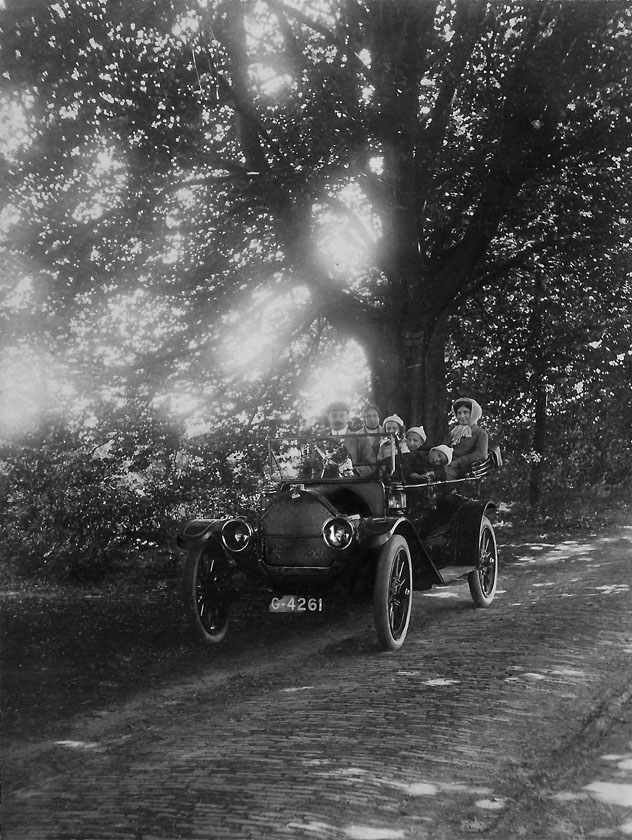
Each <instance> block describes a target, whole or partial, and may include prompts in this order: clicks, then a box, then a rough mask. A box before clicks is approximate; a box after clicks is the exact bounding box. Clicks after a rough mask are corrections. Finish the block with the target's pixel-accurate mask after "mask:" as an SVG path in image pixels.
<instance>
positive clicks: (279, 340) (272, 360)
mask: <svg viewBox="0 0 632 840" xmlns="http://www.w3.org/2000/svg"><path fill="white" fill-rule="evenodd" d="M0 36H1V38H2V44H3V50H2V58H1V59H0V61H1V62H2V66H1V74H0V111H1V112H2V115H3V116H5V117H6V119H5V120H4V121H3V125H5V126H8V128H4V129H2V131H3V133H2V141H3V143H2V146H3V149H2V152H1V153H0V167H1V169H0V171H1V175H2V177H1V178H0V195H2V199H3V205H4V206H3V209H2V211H1V212H0V235H1V236H2V237H3V241H4V245H3V246H0V287H1V293H2V297H1V298H0V323H1V325H2V344H1V345H0V363H1V367H2V371H1V372H0V391H1V392H2V396H3V397H4V402H5V404H6V405H8V406H9V408H7V409H5V410H4V411H3V415H2V417H0V434H4V436H5V437H6V438H7V443H5V444H4V455H3V463H4V464H5V468H4V469H5V474H4V477H3V482H4V487H5V490H4V494H5V498H6V499H8V501H9V509H8V513H7V514H6V515H5V520H4V521H5V530H6V531H7V533H8V534H9V541H8V543H7V546H8V547H9V546H10V550H9V548H7V550H8V551H9V552H10V553H11V554H13V553H15V552H18V553H19V555H20V556H21V557H24V558H26V557H27V555H28V556H31V557H32V558H33V562H34V563H36V564H37V563H38V562H39V561H37V560H35V558H36V556H40V555H43V554H45V553H46V552H48V555H47V556H48V558H49V564H53V565H55V564H57V565H58V566H59V567H60V569H62V571H63V573H64V574H69V575H72V574H75V572H74V571H73V570H72V569H71V568H70V567H68V568H66V566H65V565H64V564H65V563H66V559H65V558H68V557H69V556H71V555H73V552H74V556H75V557H78V556H79V554H78V549H77V548H76V546H79V545H81V546H82V547H83V555H82V559H81V563H80V565H81V566H82V568H86V569H87V568H89V567H94V569H95V574H96V569H97V568H98V565H99V561H98V559H97V557H98V555H99V549H98V546H101V547H102V548H103V549H104V551H105V556H106V557H107V558H112V562H114V560H113V558H115V556H118V555H121V553H122V555H124V554H125V553H126V552H128V551H129V552H132V551H134V550H136V549H137V548H138V547H139V546H142V545H145V544H149V543H151V542H152V541H153V542H156V541H158V542H160V541H161V540H162V539H163V536H164V535H166V533H167V530H168V526H169V527H170V524H171V523H172V522H173V519H174V516H175V511H176V510H177V509H178V504H179V503H180V502H182V503H185V502H186V501H190V502H191V503H195V502H196V501H197V503H199V504H200V505H201V506H206V505H207V503H208V505H210V507H213V506H215V505H216V503H217V497H218V496H220V495H221V496H222V497H224V494H225V493H226V492H229V493H234V494H235V501H236V500H237V497H239V496H240V494H242V493H243V492H247V491H248V487H249V486H250V485H249V482H251V479H250V478H247V475H246V473H247V470H246V471H244V473H243V475H242V474H241V473H239V470H237V468H236V467H235V466H234V465H233V466H230V463H229V458H230V456H229V453H230V451H231V448H232V449H233V450H237V451H241V450H242V449H244V447H246V448H248V447H247V445H246V442H247V440H248V437H249V435H251V433H252V432H253V431H260V432H263V431H264V430H265V429H266V428H267V427H277V426H282V425H283V424H289V425H291V426H297V425H298V424H299V423H300V419H301V415H305V414H306V413H308V412H307V403H309V399H308V398H307V397H306V395H305V383H306V381H308V380H311V379H312V378H314V379H316V380H317V379H318V377H319V371H321V370H322V368H321V367H320V364H321V362H322V361H323V360H327V359H328V358H329V359H331V358H333V359H339V358H340V357H341V359H342V363H339V364H338V367H339V368H340V369H341V370H342V369H344V368H346V367H348V360H349V357H350V355H351V354H350V352H349V348H350V347H352V348H357V347H359V348H361V350H362V352H363V354H364V358H365V359H366V366H367V368H368V371H369V379H370V381H369V382H368V383H366V384H365V383H361V384H360V385H359V386H358V391H359V392H362V393H359V395H358V399H359V398H360V397H366V396H372V397H374V398H376V399H378V401H379V402H380V403H381V405H382V408H383V409H384V411H387V412H392V411H397V412H398V413H400V414H401V415H403V416H404V417H405V418H406V419H407V420H408V421H409V422H411V423H412V422H415V423H418V422H423V424H424V425H425V427H426V429H427V431H428V432H429V434H430V436H431V438H436V439H440V438H441V437H442V436H443V432H444V428H445V419H446V410H447V407H448V405H449V402H450V399H449V396H452V397H454V396H457V395H458V394H459V393H463V392H469V393H472V394H473V395H475V396H476V397H477V398H478V399H479V401H480V402H482V403H483V404H484V405H485V408H486V417H487V421H488V425H489V426H490V428H491V431H492V433H493V434H494V435H496V436H499V437H501V438H502V440H503V442H504V444H505V449H506V451H508V453H509V467H508V472H507V475H508V476H509V475H514V473H513V472H512V471H515V481H514V482H513V485H512V487H513V492H514V493H515V494H518V495H519V494H521V493H522V492H523V487H524V486H525V485H526V482H527V481H529V482H530V485H531V490H530V493H531V495H532V498H533V499H536V498H537V497H538V495H541V493H542V492H543V490H549V491H552V490H553V488H555V487H557V488H562V487H563V488H566V487H574V486H578V485H584V484H586V483H591V482H597V483H600V482H602V481H603V480H607V481H611V482H617V481H619V480H621V481H623V480H625V476H626V474H627V471H628V469H629V464H630V458H629V442H628V439H627V436H626V435H627V432H626V423H627V418H628V417H629V416H630V411H632V405H631V398H630V393H629V387H628V386H627V383H628V382H629V373H630V364H631V361H630V359H631V356H630V335H629V322H630V315H631V313H632V301H631V297H632V296H631V287H630V261H629V242H630V239H631V236H630V233H631V231H630V184H631V183H632V179H631V178H630V174H631V173H630V163H631V154H632V147H631V146H630V127H631V109H630V90H632V79H631V78H630V76H631V56H632V49H631V43H630V42H631V40H632V10H631V9H630V6H629V4H628V3H625V2H616V0H613V2H608V3H604V2H601V0H595V2H592V0H588V1H587V2H582V3H560V2H556V1H554V0H546V2H530V0H528V1H526V2H502V0H491V2H483V0H436V1H433V0H424V2H419V0H399V1H398V2H396V3H392V2H382V0H379V2H364V0H317V2H314V3H311V4H309V6H308V7H304V4H296V3H293V2H286V0H209V2H208V3H207V4H205V5H204V7H202V6H200V4H198V3H196V2H192V0H156V2H152V3H140V4H129V3H124V2H109V3H102V2H100V0H57V1H56V2H54V3H50V4H48V3H38V2H28V3H24V2H21V0H7V2H6V3H5V4H4V6H3V9H2V11H0ZM350 341H351V342H353V344H349V342H350ZM321 376H322V375H321ZM328 376H329V375H328ZM322 378H324V379H325V383H324V386H323V390H324V391H325V392H326V393H327V394H329V392H332V391H335V388H336V386H335V377H334V376H333V375H332V376H331V380H332V383H331V386H329V381H328V377H322ZM332 396H343V394H332ZM163 409H164V410H165V411H169V412H170V414H171V417H172V418H182V422H180V421H179V420H178V421H176V420H173V419H172V420H171V421H169V422H167V421H166V420H164V419H160V422H158V420H157V419H156V418H157V417H158V416H159V415H160V412H161V410H163ZM26 415H28V417H30V418H31V420H32V422H31V424H30V429H29V423H28V422H26V420H25V416H26ZM47 424H48V425H49V428H48V430H47ZM25 427H26V430H27V431H29V433H30V435H31V437H28V436H27V437H24V438H23V440H22V442H18V440H19V438H20V435H21V434H22V432H24V430H25ZM176 427H177V428H176ZM195 428H197V429H207V430H208V431H207V433H206V436H203V437H201V438H199V439H197V438H189V437H188V436H187V432H188V433H189V434H191V433H192V431H193V430H194V429H195ZM110 437H112V440H113V443H112V446H111V448H110V450H109V452H110V454H109V455H108V457H107V458H106V457H104V458H95V457H94V455H93V454H92V453H93V451H98V450H99V449H100V447H101V446H102V445H103V441H105V440H109V439H110ZM196 440H197V443H195V442H194V441H196ZM11 441H12V442H11ZM196 447H199V448H200V453H199V456H198V455H196V454H193V453H194V452H195V450H196ZM181 452H185V453H188V454H187V456H186V458H190V460H186V459H185V462H186V468H184V467H182V466H181V465H180V466H179V465H178V464H179V463H180V462H179V461H178V459H179V458H181V457H184V456H181V455H179V454H178V453H181ZM512 453H513V462H512ZM560 453H563V457H560ZM198 457H199V458H200V459H201V460H197V459H198ZM143 459H144V462H143ZM203 465H206V471H205V468H204V466H203ZM9 476H10V478H9ZM139 476H140V478H139ZM212 486H215V487H216V489H215V490H210V489H209V488H210V487H212ZM525 492H526V491H525ZM213 494H215V496H213ZM99 509H100V510H105V511H107V516H105V517H104V518H103V524H102V525H101V524H98V525H97V524H95V522H94V521H92V520H93V517H94V516H95V512H96V511H97V510H99ZM117 509H119V510H120V511H123V512H124V516H123V517H122V519H121V520H118V519H117V515H116V510H117ZM25 511H28V513H26V512H25ZM119 521H124V522H125V523H126V524H125V526H124V527H123V526H119V524H117V523H118V522H119ZM73 522H76V523H77V524H76V525H73ZM88 522H89V523H90V527H89V528H88V527H86V528H84V531H83V536H82V537H81V539H79V530H80V528H81V524H82V523H83V524H84V525H86V524H87V523H88ZM73 528H74V530H73ZM97 532H98V534H97ZM71 533H72V534H73V535H74V536H70V534H71ZM25 534H26V535H28V539H25V538H24V535H25ZM152 535H153V536H152ZM91 540H92V542H90V541H91ZM92 557H93V558H94V560H91V559H89V558H92ZM107 562H108V563H109V562H110V560H109V559H108V560H107ZM82 574H83V572H82Z"/></svg>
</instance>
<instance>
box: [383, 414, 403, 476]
mask: <svg viewBox="0 0 632 840" xmlns="http://www.w3.org/2000/svg"><path fill="white" fill-rule="evenodd" d="M405 428H406V427H405V425H404V421H403V420H402V418H401V417H400V416H399V415H398V414H391V415H389V416H388V417H385V418H384V434H385V435H388V437H386V438H384V440H383V441H382V442H381V443H380V448H379V449H378V451H377V467H378V474H379V475H388V474H389V473H390V472H391V469H392V464H393V446H392V444H391V441H392V440H393V439H394V441H395V457H396V458H398V456H399V455H400V454H401V453H404V452H408V451H409V450H408V445H407V443H406V440H405V439H404V429H405Z"/></svg>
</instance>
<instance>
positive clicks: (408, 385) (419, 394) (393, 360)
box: [365, 320, 447, 444]
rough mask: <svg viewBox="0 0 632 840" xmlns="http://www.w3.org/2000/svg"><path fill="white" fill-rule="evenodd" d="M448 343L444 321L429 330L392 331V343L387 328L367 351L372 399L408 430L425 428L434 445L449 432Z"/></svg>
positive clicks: (385, 412) (383, 411)
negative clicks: (396, 415) (371, 377)
mask: <svg viewBox="0 0 632 840" xmlns="http://www.w3.org/2000/svg"><path fill="white" fill-rule="evenodd" d="M445 343H446V322H445V320H442V321H440V322H439V323H438V324H436V325H435V326H434V328H432V327H430V328H428V330H427V331H424V330H415V331H413V330H406V331H404V330H398V331H397V333H393V332H391V335H390V340H389V336H388V332H387V329H386V328H385V329H384V330H383V332H382V334H381V336H380V337H378V339H377V340H376V341H375V342H372V347H371V348H365V349H366V350H367V356H368V358H369V365H370V367H371V370H372V371H373V383H372V384H373V396H374V398H375V400H376V402H377V403H378V405H379V406H380V407H381V409H382V413H383V416H386V415H387V414H393V413H397V414H399V415H400V416H401V417H402V419H403V420H404V422H405V424H406V426H407V427H409V426H419V425H422V426H423V427H424V429H425V431H426V435H427V437H428V440H429V441H430V442H431V443H433V444H437V443H441V441H442V440H443V438H444V436H445V433H446V419H445V418H446V404H447V398H446V373H445ZM378 347H379V351H378V349H377V348H378ZM387 347H388V348H390V349H388V350H386V352H384V350H385V348H387Z"/></svg>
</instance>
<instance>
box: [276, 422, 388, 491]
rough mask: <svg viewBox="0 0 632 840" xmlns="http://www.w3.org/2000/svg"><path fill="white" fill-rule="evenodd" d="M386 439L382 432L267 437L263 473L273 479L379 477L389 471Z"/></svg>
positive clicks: (386, 436)
mask: <svg viewBox="0 0 632 840" xmlns="http://www.w3.org/2000/svg"><path fill="white" fill-rule="evenodd" d="M390 442H391V439H390V438H389V436H388V435H384V434H353V433H350V434H346V435H344V437H342V436H341V437H335V436H331V435H324V436H317V437H294V438H270V439H269V440H268V463H267V469H266V475H267V477H268V478H270V479H272V480H273V481H291V480H296V479H301V480H309V479H341V478H345V479H349V478H377V477H383V476H385V475H390V473H391V471H392V466H391V463H390V462H391V460H392V459H391V446H390ZM392 451H393V452H394V451H395V447H392Z"/></svg>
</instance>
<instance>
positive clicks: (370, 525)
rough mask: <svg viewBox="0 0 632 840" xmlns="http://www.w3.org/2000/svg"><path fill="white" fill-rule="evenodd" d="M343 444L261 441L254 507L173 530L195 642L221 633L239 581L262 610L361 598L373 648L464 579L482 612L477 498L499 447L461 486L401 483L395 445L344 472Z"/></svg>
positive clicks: (487, 578)
mask: <svg viewBox="0 0 632 840" xmlns="http://www.w3.org/2000/svg"><path fill="white" fill-rule="evenodd" d="M345 443H348V441H346V439H345V441H342V440H341V439H340V438H334V439H332V438H327V437H309V438H307V437H303V438H274V439H270V440H269V441H268V456H267V464H266V467H265V468H264V472H265V478H266V483H265V485H264V487H263V491H262V493H261V500H260V504H259V507H258V509H256V510H252V511H248V512H247V513H245V514H243V515H239V516H236V517H228V518H221V519H194V520H192V521H189V522H187V523H186V524H185V525H184V526H183V527H182V528H181V529H180V532H179V533H178V537H177V542H178V545H179V547H180V548H182V549H184V550H185V551H186V552H187V557H186V560H185V564H184V574H183V602H184V609H185V614H186V617H187V620H188V623H189V625H190V627H191V629H192V631H193V633H194V635H195V637H196V638H197V639H198V640H199V641H201V642H203V643H205V644H215V643H217V642H220V641H221V640H222V639H223V638H224V636H225V635H226V632H227V628H228V624H229V617H230V610H231V602H232V601H233V599H234V596H235V594H236V592H237V591H238V586H239V584H238V581H239V580H242V581H247V582H250V583H251V584H252V583H254V584H255V588H256V589H260V590H261V592H262V593H265V594H266V596H267V597H268V598H269V609H270V611H271V612H275V611H276V612H284V611H289V610H293V611H297V612H300V611H305V612H309V611H320V610H322V609H323V602H324V600H325V602H326V597H327V594H328V593H334V592H335V593H336V594H337V595H339V594H340V593H348V594H349V595H351V594H352V593H354V594H355V593H360V594H361V593H366V594H367V595H368V596H369V598H371V597H372V601H373V615H374V622H375V628H376V631H377V638H378V642H379V645H380V647H381V648H382V649H384V650H397V649H398V648H400V647H401V646H402V644H403V642H404V639H405V638H406V633H407V631H408V626H409V623H410V615H411V607H412V602H413V591H415V590H427V589H430V588H432V587H433V586H444V585H447V584H449V583H453V582H455V581H459V580H463V579H464V578H467V581H468V584H469V591H470V594H471V597H472V600H473V601H474V604H475V605H476V606H479V607H487V606H489V604H491V602H492V600H493V598H494V594H495V592H496V586H497V581H498V553H497V547H496V538H495V534H494V528H493V525H492V522H491V519H490V515H491V511H493V509H494V507H495V506H494V504H493V503H492V502H490V501H487V500H484V499H480V498H478V496H479V492H478V489H479V482H480V481H481V480H482V479H483V478H484V477H485V476H486V475H488V474H489V473H490V471H491V470H492V469H494V468H496V467H498V466H500V464H501V457H500V451H499V450H498V448H497V447H492V448H490V454H489V456H488V458H487V459H486V460H485V461H482V462H480V463H477V464H474V465H473V466H472V467H471V469H470V472H469V473H468V474H467V475H466V476H465V477H463V478H459V479H456V480H452V481H436V480H433V479H432V478H429V479H428V480H427V481H424V483H422V484H406V483H405V482H404V480H403V475H402V473H401V469H400V467H399V463H398V457H397V456H396V455H395V454H394V453H395V452H396V448H397V447H396V445H395V441H392V443H393V446H392V447H391V451H392V452H393V455H392V459H391V461H390V462H389V463H388V464H387V465H386V467H382V468H381V469H379V468H377V467H376V465H375V463H364V464H362V463H357V461H356V462H355V463H354V462H353V461H352V460H351V458H350V452H349V449H350V448H351V447H347V446H346V445H345ZM462 490H466V491H467V492H468V495H467V496H466V495H463V494H462V492H461V491H462Z"/></svg>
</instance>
